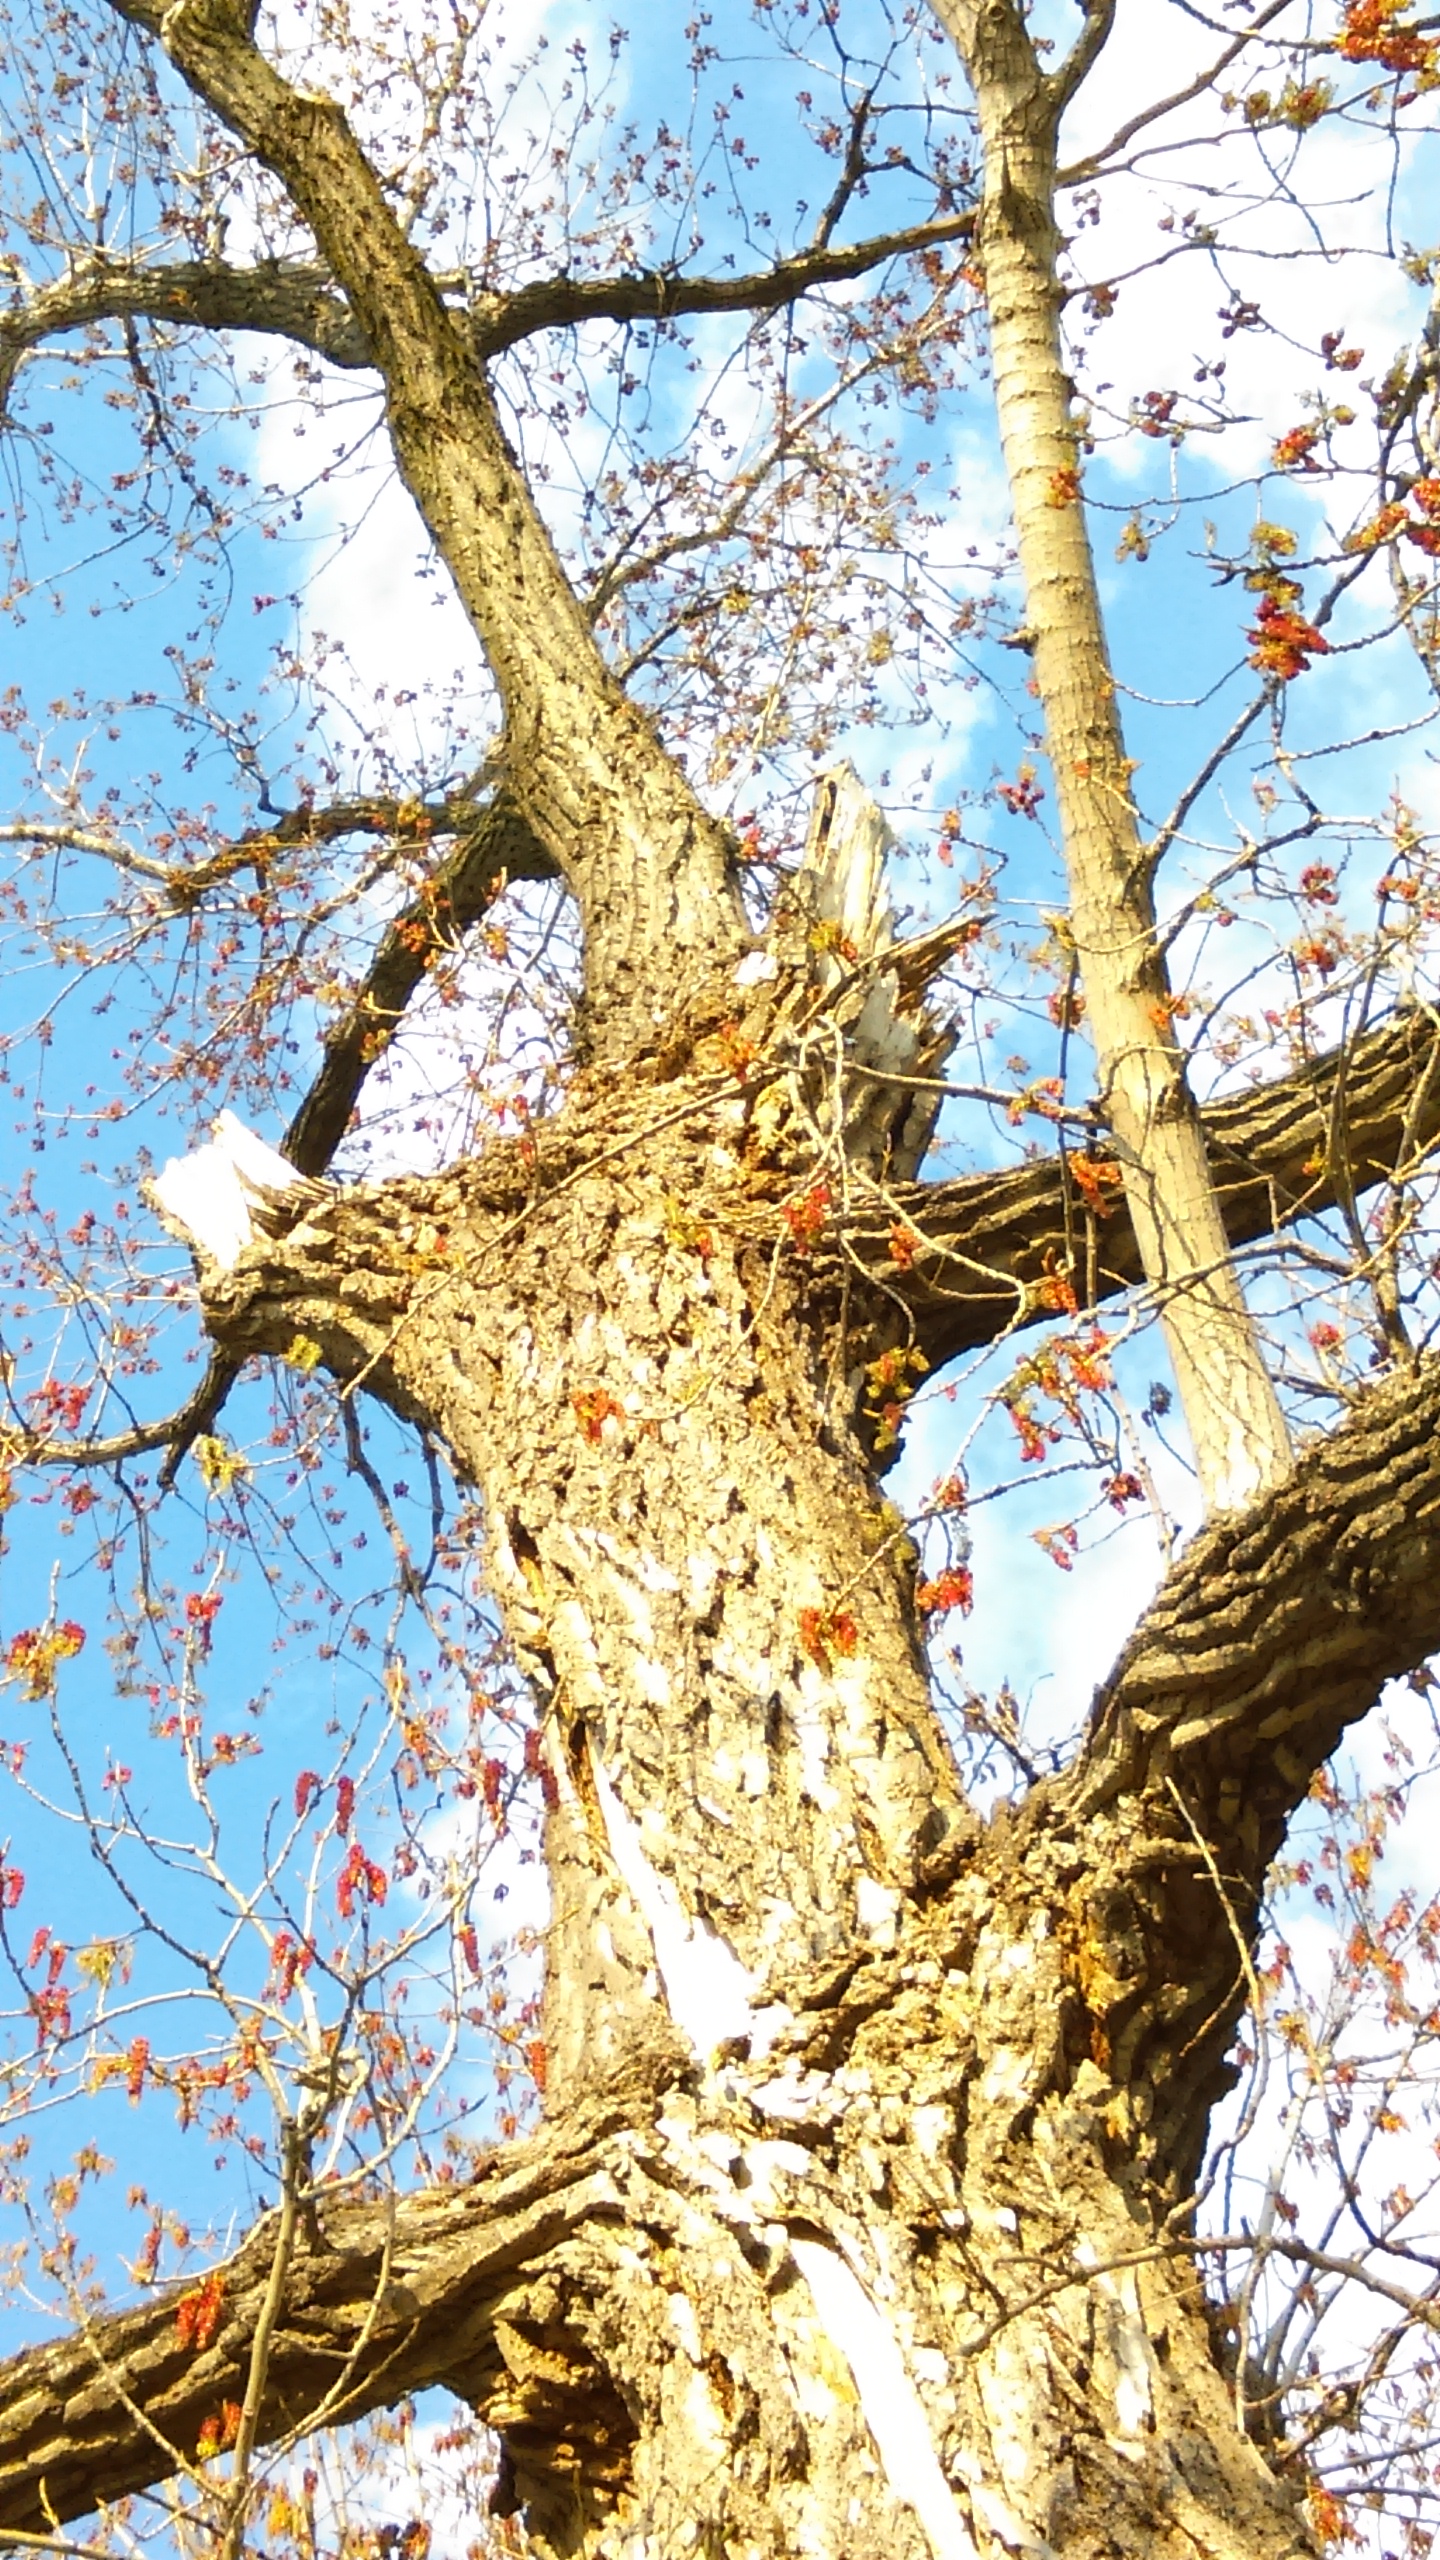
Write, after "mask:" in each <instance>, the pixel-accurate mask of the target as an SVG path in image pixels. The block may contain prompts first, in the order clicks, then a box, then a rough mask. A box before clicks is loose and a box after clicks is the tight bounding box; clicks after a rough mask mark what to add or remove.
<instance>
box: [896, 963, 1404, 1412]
mask: <svg viewBox="0 0 1440 2560" xmlns="http://www.w3.org/2000/svg"><path fill="white" fill-rule="evenodd" d="M1201 1116H1202V1122H1203V1127H1204V1133H1205V1139H1206V1144H1207V1148H1208V1152H1209V1157H1210V1162H1211V1166H1212V1169H1213V1174H1214V1180H1215V1187H1216V1191H1217V1194H1218V1198H1219V1203H1220V1209H1221V1213H1222V1215H1223V1217H1224V1221H1225V1230H1226V1234H1227V1236H1228V1238H1229V1241H1230V1243H1231V1245H1232V1246H1238V1245H1246V1244H1254V1243H1256V1242H1257V1241H1258V1240H1259V1239H1260V1238H1262V1237H1264V1236H1267V1235H1272V1234H1274V1233H1276V1232H1277V1231H1279V1230H1280V1229H1283V1228H1284V1227H1286V1226H1288V1225H1292V1224H1293V1223H1294V1221H1295V1220H1296V1219H1297V1218H1300V1217H1318V1216H1319V1215H1321V1214H1322V1212H1323V1211H1325V1210H1327V1209H1331V1208H1334V1207H1335V1205H1336V1203H1337V1201H1339V1200H1343V1199H1344V1198H1345V1196H1346V1194H1347V1192H1348V1193H1356V1194H1358V1193H1361V1192H1364V1191H1367V1190H1369V1189H1371V1188H1373V1186H1374V1185H1375V1184H1376V1183H1377V1182H1381V1181H1385V1180H1387V1179H1390V1178H1393V1177H1394V1175H1395V1174H1396V1173H1397V1172H1398V1171H1402V1170H1409V1169H1412V1168H1413V1166H1414V1165H1415V1164H1416V1163H1418V1161H1419V1159H1420V1158H1421V1156H1423V1155H1424V1154H1425V1153H1426V1152H1427V1151H1428V1149H1430V1148H1431V1147H1432V1146H1433V1145H1434V1143H1435V1141H1436V1139H1437V1137H1440V1028H1437V1026H1436V1025H1435V1024H1434V1023H1433V1022H1432V1021H1431V1019H1430V1017H1429V1016H1428V1015H1427V1014H1426V1013H1423V1012H1420V1011H1418V1010H1417V1011H1414V1012H1407V1013H1401V1014H1397V1015H1395V1016H1394V1017H1393V1018H1392V1019H1391V1020H1390V1021H1388V1022H1384V1023H1381V1024H1380V1025H1379V1026H1378V1027H1377V1028H1376V1029H1374V1030H1373V1031H1367V1032H1365V1033H1364V1034H1362V1036H1361V1037H1360V1038H1359V1039H1358V1040H1356V1041H1354V1042H1352V1043H1351V1044H1349V1045H1348V1046H1347V1047H1344V1048H1341V1049H1337V1050H1332V1051H1331V1052H1329V1053H1328V1054H1327V1055H1326V1056H1325V1057H1323V1058H1319V1059H1317V1060H1316V1061H1315V1063H1314V1064H1313V1066H1309V1067H1306V1068H1303V1069H1302V1070H1301V1071H1300V1072H1299V1073H1298V1074H1296V1075H1291V1076H1282V1077H1280V1078H1278V1079H1277V1081H1276V1082H1275V1083H1273V1084H1268V1085H1262V1086H1261V1087H1260V1088H1259V1090H1258V1091H1256V1092H1253V1093H1245V1094H1239V1095H1236V1096H1235V1098H1234V1099H1233V1100H1230V1101H1225V1102H1218V1103H1213V1104H1212V1105H1211V1106H1210V1108H1209V1109H1208V1110H1207V1111H1205V1112H1204V1113H1203V1114H1202V1115H1201ZM890 1199H891V1202H892V1203H893V1209H894V1212H895V1213H897V1215H895V1216H892V1217H890V1218H888V1219H887V1220H886V1221H884V1222H883V1223H882V1221H881V1219H880V1218H878V1217H876V1216H875V1215H874V1214H873V1212H865V1213H862V1221H861V1223H860V1225H859V1226H858V1227H857V1228H856V1229H854V1230H852V1231H851V1232H850V1234H849V1236H848V1242H849V1244H850V1246H851V1249H852V1250H853V1251H855V1252H857V1253H858V1254H859V1255H860V1256H861V1258H862V1260H864V1261H865V1263H866V1264H867V1266H868V1267H869V1268H870V1269H871V1270H872V1271H873V1272H874V1273H875V1274H876V1276H877V1277H879V1278H880V1279H882V1280H883V1281H884V1283H885V1286H886V1287H887V1288H888V1289H890V1290H892V1291H894V1292H895V1293H896V1295H898V1296H900V1297H902V1298H903V1299H904V1301H905V1303H906V1305H907V1307H908V1308H909V1310H910V1312H911V1314H912V1316H913V1319H914V1322H915V1327H916V1336H917V1340H918V1342H919V1345H920V1347H921V1348H922V1349H923V1350H924V1351H925V1353H926V1354H927V1356H928V1358H929V1360H930V1362H931V1365H932V1367H933V1366H936V1365H938V1363H939V1362H940V1361H942V1360H949V1359H953V1358H954V1357H955V1356H956V1355H957V1354H958V1353H960V1352H963V1351H974V1350H978V1349H979V1348H980V1347H981V1346H982V1345H983V1344H984V1343H987V1342H991V1341H993V1340H994V1338H995V1336H996V1335H997V1334H998V1333H1001V1332H1003V1331H1004V1330H1005V1329H1006V1327H1007V1326H1021V1325H1025V1324H1031V1323H1035V1322H1036V1321H1038V1320H1039V1319H1040V1318H1042V1317H1043V1316H1044V1315H1046V1314H1047V1312H1053V1305H1054V1301H1053V1294H1052V1295H1051V1296H1050V1297H1049V1298H1047V1296H1046V1294H1045V1292H1046V1284H1047V1282H1053V1280H1054V1278H1055V1276H1056V1274H1057V1273H1064V1274H1065V1275H1066V1276H1067V1277H1068V1278H1069V1279H1070V1281H1071V1284H1072V1286H1073V1287H1074V1289H1075V1291H1076V1294H1077V1296H1078V1297H1079V1298H1080V1300H1081V1301H1082V1303H1084V1304H1093V1303H1095V1302H1096V1301H1097V1300H1099V1299H1103V1298H1107V1297H1112V1296H1114V1295H1115V1294H1116V1293H1117V1292H1119V1291H1120V1290H1122V1289H1129V1288H1133V1287H1135V1286H1137V1285H1138V1284H1139V1283H1140V1282H1141V1280H1142V1279H1143V1277H1144V1274H1143V1271H1142V1269H1141V1263H1140V1252H1139V1247H1138V1245H1137V1244H1136V1241H1135V1234H1134V1230H1133V1228H1132V1227H1131V1224H1130V1219H1129V1214H1128V1211H1127V1209H1126V1205H1125V1198H1124V1194H1123V1191H1122V1189H1121V1186H1120V1182H1119V1179H1118V1171H1117V1168H1116V1166H1115V1164H1114V1161H1113V1159H1111V1158H1108V1157H1107V1155H1106V1153H1105V1151H1104V1150H1103V1149H1102V1150H1098V1151H1097V1152H1096V1153H1095V1154H1094V1155H1093V1156H1092V1155H1086V1156H1082V1157H1080V1158H1079V1159H1078V1161H1077V1159H1076V1158H1075V1157H1074V1155H1073V1154H1072V1155H1071V1156H1070V1157H1068V1158H1067V1157H1061V1156H1051V1157H1047V1158H1045V1159H1044V1160H1043V1161H1040V1162H1037V1163H1034V1164H1027V1165H1022V1166H1020V1167H1018V1168H1017V1169H1015V1170H1013V1171H1007V1172H1004V1173H977V1174H966V1175H964V1176H962V1177H961V1179H960V1180H958V1181H955V1182H942V1183H931V1184H927V1183H911V1184H904V1185H896V1186H895V1188H894V1189H893V1191H892V1193H891V1195H890ZM1092 1201H1093V1202H1097V1203H1098V1206H1099V1211H1100V1214H1098V1215H1097V1213H1096V1209H1095V1208H1093V1207H1092V1206H1091V1205H1090V1203H1091V1202H1092ZM897 1223H898V1224H899V1225H900V1226H901V1227H902V1228H904V1227H906V1226H908V1228H909V1230H910V1231H911V1233H912V1234H913V1235H914V1236H917V1237H919V1238H920V1239H921V1243H920V1247H919V1249H918V1250H917V1251H916V1253H915V1257H914V1260H913V1262H911V1263H909V1264H908V1266H906V1267H903V1268H902V1267H901V1265H899V1264H897V1263H896V1261H895V1259H894V1255H893V1250H892V1238H893V1234H894V1228H895V1225H896V1224H897Z"/></svg>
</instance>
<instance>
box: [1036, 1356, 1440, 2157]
mask: <svg viewBox="0 0 1440 2560" xmlns="http://www.w3.org/2000/svg"><path fill="white" fill-rule="evenodd" d="M1437 1648H1440V1356H1437V1355H1432V1356H1431V1357H1430V1358H1428V1359H1427V1360H1425V1361H1423V1362H1422V1363H1421V1364H1420V1366H1419V1367H1418V1368H1417V1369H1414V1370H1406V1371H1402V1372H1400V1373H1398V1374H1396V1375H1395V1376H1393V1377H1391V1378H1390V1379H1389V1380H1388V1381H1387V1382H1386V1383H1385V1384H1384V1385H1383V1386H1381V1387H1379V1388H1377V1389H1376V1391H1375V1392H1374V1394H1373V1395H1372V1396H1370V1397H1369V1398H1368V1399H1367V1400H1366V1402H1365V1403H1364V1404H1363V1405H1361V1406H1360V1407H1359V1409H1358V1410H1357V1411H1356V1412H1355V1413H1354V1414H1353V1415H1352V1417H1351V1418H1350V1419H1349V1420H1348V1421H1346V1422H1345V1423H1344V1424H1342V1425H1341V1427H1340V1428H1339V1429H1338V1430H1336V1431H1334V1432H1331V1433H1329V1434H1328V1435H1326V1436H1325V1437H1323V1438H1319V1439H1317V1440H1316V1441H1314V1442H1313V1443H1312V1444H1311V1445H1310V1446H1309V1447H1308V1448H1306V1449H1304V1450H1303V1451H1302V1452H1301V1455H1300V1457H1299V1460H1298V1462H1297V1465H1296V1469H1295V1472H1294V1474H1293V1475H1292V1476H1291V1477H1290V1478H1288V1479H1287V1480H1286V1482H1285V1483H1283V1484H1282V1485H1280V1486H1278V1487H1276V1488H1275V1489H1274V1490H1272V1491H1271V1492H1270V1493H1268V1494H1267V1495H1266V1496H1265V1497H1264V1498H1263V1500H1261V1501H1260V1502H1259V1503H1257V1504H1256V1505H1255V1506H1254V1508H1253V1509H1251V1510H1249V1511H1245V1512H1242V1513H1240V1514H1238V1515H1237V1516H1235V1517H1234V1518H1231V1519H1222V1520H1219V1521H1217V1522H1215V1523H1214V1524H1213V1525H1212V1526H1210V1527H1208V1528H1207V1529H1206V1530H1204V1531H1203V1532H1202V1533H1201V1535H1200V1536H1199V1537H1197V1538H1196V1539H1195V1540H1194V1541H1193V1543H1192V1544H1191V1545H1190V1546H1189V1547H1188V1548H1187V1549H1186V1551H1185V1553H1184V1555H1183V1556H1182V1557H1181V1558H1180V1560H1179V1561H1178V1563H1177V1564H1176V1565H1175V1566H1174V1567H1173V1568H1172V1570H1171V1571H1170V1573H1169V1574H1168V1575H1167V1577H1166V1579H1165V1581H1164V1583H1163V1585H1162V1586H1161V1589H1160V1591H1159V1593H1158V1595H1157V1597H1156V1598H1155V1600H1154V1601H1153V1603H1152V1604H1151V1607H1150V1608H1149V1609H1148V1610H1147V1611H1146V1613H1145V1616H1144V1617H1143V1618H1142V1619H1141V1622H1140V1624H1139V1626H1138V1627H1137V1628H1136V1630H1135V1633H1134V1635H1133V1636H1132V1637H1131V1638H1130V1641H1129V1643H1128V1644H1127V1645H1126V1647H1125V1650H1124V1652H1123V1653H1122V1655H1121V1657H1120V1660H1119V1662H1118V1664H1117V1665H1116V1668H1115V1670H1114V1671H1113V1672H1112V1674H1111V1676H1110V1678H1109V1679H1108V1680H1107V1681H1106V1682H1105V1684H1104V1686H1103V1688H1102V1689H1101V1690H1100V1692H1099V1694H1098V1696H1097V1698H1096V1701H1095V1706H1094V1709H1093V1712H1092V1715H1091V1720H1090V1726H1089V1731H1088V1734H1087V1737H1086V1740H1085V1742H1084V1744H1083V1746H1082V1749H1081V1751H1080V1754H1079V1756H1078V1758H1077V1760H1076V1762H1075V1765H1074V1767H1073V1769H1072V1770H1071V1771H1070V1773H1069V1774H1067V1775H1066V1776H1065V1777H1064V1778H1062V1779H1060V1780H1057V1781H1055V1782H1053V1783H1052V1784H1047V1785H1044V1786H1042V1787H1040V1788H1038V1789H1036V1791H1035V1793H1034V1794H1033V1795H1032V1796H1031V1797H1030V1798H1029V1799H1028V1800H1027V1803H1026V1805H1025V1807H1024V1810H1023V1812H1022V1814H1021V1816H1020V1826H1021V1833H1022V1846H1021V1849H1020V1853H1019V1854H1020V1859H1021V1862H1022V1864H1023V1863H1024V1862H1025V1861H1026V1859H1027V1858H1028V1857H1029V1855H1030V1852H1029V1851H1028V1850H1027V1849H1026V1848H1025V1846H1024V1845H1023V1842H1024V1841H1025V1840H1030V1841H1033V1842H1034V1843H1036V1847H1037V1854H1038V1855H1042V1856H1043V1854H1044V1852H1043V1851H1041V1850H1040V1849H1039V1845H1038V1844H1039V1843H1040V1842H1041V1841H1046V1842H1048V1843H1050V1844H1051V1847H1052V1851H1053V1846H1054V1844H1055V1842H1056V1840H1057V1836H1058V1838H1059V1839H1060V1840H1062V1841H1064V1842H1066V1843H1068V1844H1070V1845H1069V1850H1068V1852H1062V1855H1064V1854H1070V1855H1073V1856H1074V1857H1075V1858H1076V1859H1077V1860H1078V1861H1079V1862H1080V1864H1081V1866H1082V1867H1083V1870H1084V1872H1085V1878H1086V1881H1085V1883H1084V1885H1083V1887H1082V1888H1081V1890H1080V1894H1079V1898H1078V1904H1077V1909H1078V1910H1079V1912H1080V1914H1081V1919H1080V1925H1081V1927H1082V1929H1083V1931H1084V1933H1085V1936H1086V1942H1087V1947H1088V1952H1087V1954H1086V1957H1085V1962H1084V1966H1083V1969H1082V1980H1083V1983H1084V1986H1085V1997H1086V2002H1087V2005H1088V2007H1089V2008H1090V2011H1091V2015H1092V2019H1093V2021H1094V2024H1093V2027H1092V2030H1091V2035H1090V2045H1091V2050H1092V2053H1094V2054H1095V2056H1096V2058H1097V2059H1100V2060H1102V2061H1103V2063H1104V2067H1105V2068H1106V2070H1107V2072H1108V2073H1109V2075H1110V2077H1111V2078H1112V2080H1113V2081H1114V2083H1115V2085H1116V2087H1117V2088H1119V2089H1123V2090H1127V2091H1132V2092H1133V2091H1134V2090H1135V2089H1136V2088H1137V2087H1138V2088H1140V2089H1142V2090H1143V2091H1144V2092H1145V2093H1146V2095H1145V2098H1144V2101H1143V2102H1142V2103H1143V2104H1144V2105H1145V2106H1146V2107H1147V2108H1148V2110H1149V2113H1148V2115H1147V2116H1145V2117H1143V2118H1137V2117H1132V2118H1131V2119H1130V2123H1129V2125H1128V2127H1127V2129H1128V2130H1130V2131H1132V2132H1134V2133H1136V2134H1137V2135H1138V2136H1139V2152H1140V2157H1141V2160H1142V2163H1143V2164H1144V2166H1145V2167H1146V2168H1147V2170H1148V2173H1149V2174H1150V2175H1151V2176H1153V2177H1154V2178H1155V2179H1156V2180H1157V2181H1158V2182H1159V2183H1160V2184H1161V2185H1162V2186H1163V2187H1164V2188H1165V2189H1167V2190H1168V2191H1169V2192H1170V2193H1172V2194H1174V2195H1179V2196H1183V2195H1185V2194H1187V2193H1188V2192H1189V2190H1190V2187H1191V2184H1192V2182H1193V2180H1194V2177H1195V2175H1196V2174H1197V2171H1198V2166H1199V2157H1200V2151H1201V2148H1202V2146H1203V2143H1204V2139H1205V2133H1206V2127H1207V2123H1208V2116H1209V2108H1210V2106H1211V2104H1212V2103H1213V2101H1214V2098H1215V2097H1216V2095H1217V2093H1218V2091H1219V2090H1220V2088H1222V2087H1223V2086H1224V2074H1225V2057H1226V2052H1227V2049H1228V2046H1229V2042H1230V2037H1231V2034H1232V2032H1233V2029H1234V2025H1235V2021H1236V2018H1237V2016H1238V2015H1239V2012H1240V2009H1241V2008H1242V2006H1243V2003H1244V1997H1245V1990H1246V1970H1247V1956H1248V1955H1249V1954H1251V1953H1253V1950H1254V1947H1255V1943H1256V1940H1257V1937H1258V1932H1259V1926H1260V1913H1261V1901H1262V1895H1263V1891H1264V1886H1265V1878H1266V1874H1267V1870H1268V1868H1269V1865H1270V1862H1271V1860H1272V1859H1273V1858H1274V1857H1275V1855H1276V1853H1277V1851H1278V1850H1279V1848H1280V1845H1281V1842H1282V1840H1283V1838H1284V1835H1285V1830H1286V1826H1287V1824H1288V1823H1289V1821H1290V1819H1291V1817H1292V1815H1293V1814H1294V1813H1295V1812H1296V1810H1297V1808H1298V1807H1299V1806H1300V1805H1301V1804H1302V1803H1303V1802H1304V1799H1305V1797H1306V1795H1307V1793H1308V1792H1309V1789H1310V1785H1311V1782H1312V1780H1313V1778H1314V1776H1315V1773H1316V1771H1317V1770H1318V1769H1320V1768H1321V1767H1322V1766H1323V1764H1324V1762H1325V1761H1326V1760H1327V1759H1328V1758H1329V1757H1330V1754H1331V1753H1332V1752H1333V1751H1334V1750H1335V1749H1336V1747H1337V1745H1338V1744H1339V1742H1340V1741H1341V1739H1342V1738H1343V1736H1344V1734H1345V1733H1346V1731H1347V1730H1348V1729H1349V1727H1350V1726H1352V1725H1353V1724H1355V1723H1357V1722H1358V1721H1359V1719H1360V1718H1361V1717H1362V1716H1364V1715H1366V1714H1367V1713H1368V1712H1369V1710H1370V1708H1371V1707H1372V1706H1373V1705H1374V1703H1375V1700H1376V1697H1377V1695H1378V1693H1379V1691H1380V1689H1381V1688H1382V1686H1383V1684H1384V1683H1385V1681H1387V1680H1389V1679H1396V1678H1401V1677H1403V1676H1404V1675H1405V1674H1406V1673H1408V1672H1411V1671H1413V1670H1416V1669H1417V1668H1418V1667H1419V1666H1420V1665H1422V1664H1423V1663H1424V1662H1425V1660H1426V1659H1427V1657H1428V1656H1429V1655H1430V1654H1432V1653H1433V1652H1435V1651H1436V1649H1437ZM1125 2103H1126V2105H1127V2107H1128V2105H1129V2101H1128V2100H1127V2101H1126V2102H1125ZM1116 2130H1117V2132H1118V2131H1120V2130H1121V2128H1120V2126H1119V2125H1118V2124H1117V2127H1116Z"/></svg>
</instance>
